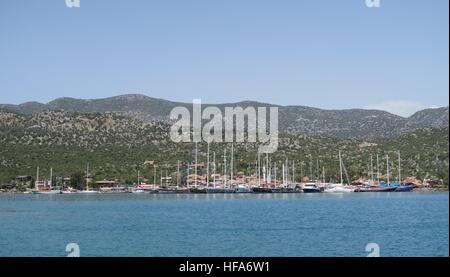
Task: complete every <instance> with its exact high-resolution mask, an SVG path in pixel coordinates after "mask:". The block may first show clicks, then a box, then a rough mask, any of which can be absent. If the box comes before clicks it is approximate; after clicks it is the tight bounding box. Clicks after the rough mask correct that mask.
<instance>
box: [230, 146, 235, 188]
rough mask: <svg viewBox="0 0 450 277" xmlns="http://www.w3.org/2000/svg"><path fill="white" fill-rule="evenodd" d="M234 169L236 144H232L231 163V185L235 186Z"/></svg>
mask: <svg viewBox="0 0 450 277" xmlns="http://www.w3.org/2000/svg"><path fill="white" fill-rule="evenodd" d="M233 169H234V144H233V143H232V144H231V162H230V184H231V185H232V184H233V178H234V176H233Z"/></svg>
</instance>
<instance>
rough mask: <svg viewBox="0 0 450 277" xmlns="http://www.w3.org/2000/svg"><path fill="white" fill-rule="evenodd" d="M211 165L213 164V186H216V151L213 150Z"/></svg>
mask: <svg viewBox="0 0 450 277" xmlns="http://www.w3.org/2000/svg"><path fill="white" fill-rule="evenodd" d="M213 166H214V173H213V174H214V175H213V186H214V188H216V152H215V151H214V152H213Z"/></svg>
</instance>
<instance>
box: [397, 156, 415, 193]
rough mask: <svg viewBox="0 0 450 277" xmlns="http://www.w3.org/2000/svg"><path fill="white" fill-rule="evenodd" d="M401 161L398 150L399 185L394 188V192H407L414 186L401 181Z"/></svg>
mask: <svg viewBox="0 0 450 277" xmlns="http://www.w3.org/2000/svg"><path fill="white" fill-rule="evenodd" d="M401 163H402V160H401V158H400V151H398V183H399V186H398V187H396V188H395V191H396V192H409V191H412V190H413V189H414V186H412V185H410V184H404V183H403V182H402V174H401Z"/></svg>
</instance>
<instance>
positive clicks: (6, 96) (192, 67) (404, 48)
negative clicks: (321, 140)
mask: <svg viewBox="0 0 450 277" xmlns="http://www.w3.org/2000/svg"><path fill="white" fill-rule="evenodd" d="M448 5H449V1H448V0H381V7H380V8H367V7H366V5H365V0H341V1H337V0H283V1H276V0H270V1H269V0H226V1H225V0H221V1H219V0H177V1H176V0H159V1H155V0H131V1H130V0H113V1H107V0H81V7H80V8H67V7H66V5H65V0H39V1H36V0H28V1H26V0H0V103H14V104H18V103H21V102H25V101H31V100H33V101H40V102H48V101H50V100H52V99H54V98H57V97H62V96H68V97H78V98H101V97H108V96H113V95H119V94H126V93H142V94H146V95H149V96H152V97H158V98H165V99H169V100H176V101H186V102H191V101H192V99H193V98H201V99H202V101H203V102H209V103H219V102H236V101H240V100H247V99H250V100H257V101H262V102H269V103H274V104H282V105H307V106H315V107H321V108H327V109H344V108H378V109H385V110H388V111H390V112H393V113H397V114H401V115H409V114H411V113H412V112H414V111H416V110H419V109H422V108H426V107H433V106H448V101H449V98H448V90H449V83H448V74H449V72H448V71H449V69H448V67H449V64H448V60H449V56H448V51H449V45H448V40H449V37H448V31H449V30H448V16H449V15H448V8H449V7H448Z"/></svg>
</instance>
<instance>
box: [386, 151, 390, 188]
mask: <svg viewBox="0 0 450 277" xmlns="http://www.w3.org/2000/svg"><path fill="white" fill-rule="evenodd" d="M386 173H387V184H388V186H389V185H390V180H389V155H388V154H386Z"/></svg>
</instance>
